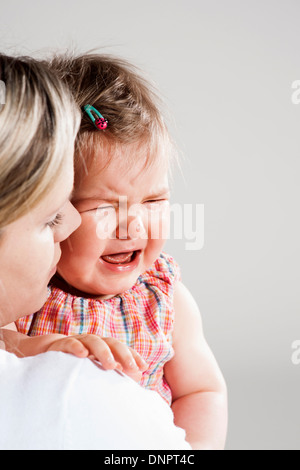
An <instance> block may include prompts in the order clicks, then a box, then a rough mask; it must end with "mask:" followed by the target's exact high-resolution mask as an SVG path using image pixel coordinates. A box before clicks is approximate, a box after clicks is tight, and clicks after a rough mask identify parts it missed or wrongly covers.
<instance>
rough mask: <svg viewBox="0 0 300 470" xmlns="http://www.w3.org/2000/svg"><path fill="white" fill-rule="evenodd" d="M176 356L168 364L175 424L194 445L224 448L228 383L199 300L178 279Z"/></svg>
mask: <svg viewBox="0 0 300 470" xmlns="http://www.w3.org/2000/svg"><path fill="white" fill-rule="evenodd" d="M174 307H175V327H174V337H173V347H174V351H175V355H174V357H173V358H172V359H171V361H169V362H168V363H167V364H166V365H165V377H166V380H167V382H168V383H169V385H170V387H171V390H172V396H173V403H172V410H173V413H174V420H175V424H176V425H177V426H179V427H181V428H183V429H185V431H186V438H187V441H188V442H189V444H190V445H191V446H192V448H193V449H213V450H217V449H219V450H221V449H224V446H225V439H226V431H227V392H226V385H225V382H224V379H223V376H222V374H221V372H220V369H219V367H218V365H217V363H216V360H215V358H214V356H213V354H212V352H211V350H210V348H209V346H208V345H207V343H206V341H205V338H204V336H203V331H202V322H201V317H200V312H199V309H198V307H197V305H196V302H195V300H194V299H193V297H192V296H191V294H190V293H189V291H188V290H187V289H186V287H184V285H183V284H181V283H178V284H177V285H176V289H175V295H174Z"/></svg>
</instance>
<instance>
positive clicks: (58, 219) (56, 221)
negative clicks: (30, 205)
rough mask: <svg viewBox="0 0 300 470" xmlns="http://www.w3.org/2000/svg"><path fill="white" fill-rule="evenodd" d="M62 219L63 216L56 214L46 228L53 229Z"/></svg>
mask: <svg viewBox="0 0 300 470" xmlns="http://www.w3.org/2000/svg"><path fill="white" fill-rule="evenodd" d="M63 217H64V216H63V214H60V213H58V214H56V216H55V217H54V219H53V220H50V222H48V223H47V225H48V227H50V228H53V227H55V226H56V225H59V224H60V223H61V222H62V219H63Z"/></svg>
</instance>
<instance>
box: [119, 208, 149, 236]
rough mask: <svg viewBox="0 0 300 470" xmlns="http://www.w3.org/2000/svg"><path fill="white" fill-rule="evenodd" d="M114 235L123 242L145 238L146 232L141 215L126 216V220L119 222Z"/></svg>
mask: <svg viewBox="0 0 300 470" xmlns="http://www.w3.org/2000/svg"><path fill="white" fill-rule="evenodd" d="M116 235H117V238H119V239H125V240H127V239H130V240H137V239H139V238H147V230H146V227H145V223H144V221H143V218H142V217H141V215H139V214H136V215H128V216H127V220H122V221H120V222H119V225H118V227H117V233H116Z"/></svg>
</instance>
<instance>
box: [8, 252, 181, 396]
mask: <svg viewBox="0 0 300 470" xmlns="http://www.w3.org/2000/svg"><path fill="white" fill-rule="evenodd" d="M179 278H180V272H179V267H178V265H177V264H176V262H175V261H174V259H173V258H172V257H171V256H169V255H167V254H165V253H162V254H161V255H160V257H159V258H158V259H157V260H156V261H155V263H154V264H153V266H152V267H151V268H150V269H149V270H148V271H146V272H145V273H144V274H142V275H141V276H140V277H139V278H138V280H137V282H136V284H135V285H134V286H133V287H132V288H131V289H130V290H128V291H126V292H124V293H122V294H121V295H117V296H115V297H113V298H111V299H105V300H96V299H86V298H82V297H76V296H74V295H71V294H68V293H66V292H63V291H62V290H60V289H58V288H57V287H54V286H50V293H49V297H48V300H47V302H46V304H45V305H44V307H43V308H42V309H41V310H40V311H39V312H37V313H36V314H34V315H31V316H28V317H25V318H21V319H20V320H18V322H17V327H18V330H19V331H20V332H21V333H24V334H28V333H29V334H30V336H36V335H44V334H50V333H60V334H64V335H79V334H83V333H91V334H96V335H100V336H104V337H113V338H116V339H118V340H119V341H122V342H123V343H126V344H127V345H128V346H130V347H132V348H133V349H135V350H136V351H137V352H138V353H139V354H140V355H141V356H142V357H143V358H144V359H145V361H146V362H147V364H148V365H149V368H148V370H147V371H146V372H144V373H143V377H142V380H141V382H140V384H141V385H142V386H144V387H146V388H149V389H152V390H156V391H157V392H158V393H159V394H160V395H161V396H162V397H163V398H164V399H165V400H166V401H167V403H169V404H171V401H172V395H171V390H170V387H169V386H168V384H167V382H166V380H165V379H164V371H163V368H164V365H165V364H166V362H167V361H169V360H170V359H171V358H172V356H173V354H174V351H173V348H172V330H173V323H174V309H173V287H174V283H175V282H176V281H177V280H179Z"/></svg>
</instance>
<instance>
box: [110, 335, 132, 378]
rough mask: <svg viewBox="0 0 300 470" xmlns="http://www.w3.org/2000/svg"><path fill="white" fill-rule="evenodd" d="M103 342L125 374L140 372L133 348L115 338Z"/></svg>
mask: <svg viewBox="0 0 300 470" xmlns="http://www.w3.org/2000/svg"><path fill="white" fill-rule="evenodd" d="M103 340H104V341H105V342H106V343H107V345H108V346H109V348H110V350H111V352H112V354H113V355H114V358H115V360H116V361H117V362H118V363H119V364H120V365H121V366H122V367H123V370H124V372H126V373H127V372H137V371H138V370H139V367H138V365H137V363H136V361H135V357H134V354H133V350H132V349H131V348H129V347H128V346H127V345H126V344H123V343H121V342H120V341H117V340H115V339H114V338H103Z"/></svg>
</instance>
